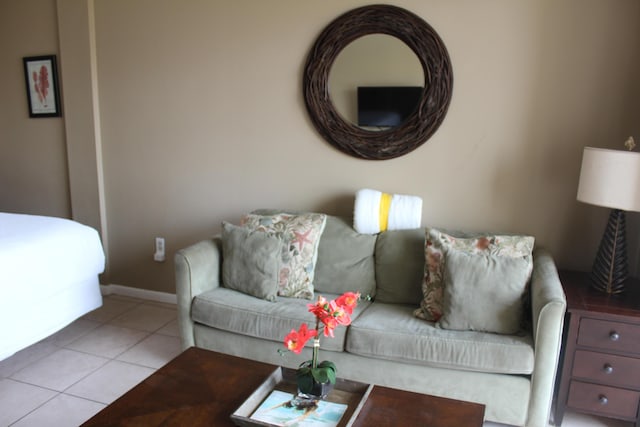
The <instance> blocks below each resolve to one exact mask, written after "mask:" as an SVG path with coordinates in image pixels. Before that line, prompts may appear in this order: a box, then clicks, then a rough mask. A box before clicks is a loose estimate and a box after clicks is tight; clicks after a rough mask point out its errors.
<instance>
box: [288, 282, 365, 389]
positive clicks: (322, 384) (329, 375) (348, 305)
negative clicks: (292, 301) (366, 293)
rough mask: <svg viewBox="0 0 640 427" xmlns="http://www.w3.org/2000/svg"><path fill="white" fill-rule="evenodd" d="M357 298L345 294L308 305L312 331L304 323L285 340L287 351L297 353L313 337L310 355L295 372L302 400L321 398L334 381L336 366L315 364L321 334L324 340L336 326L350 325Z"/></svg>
mask: <svg viewBox="0 0 640 427" xmlns="http://www.w3.org/2000/svg"><path fill="white" fill-rule="evenodd" d="M359 299H360V294H359V293H354V292H346V293H344V294H342V295H341V296H340V297H338V298H336V299H335V300H331V301H327V299H326V298H324V297H322V296H319V297H318V300H317V301H316V302H315V303H312V304H307V307H308V308H309V312H311V313H313V314H314V315H315V317H316V325H315V328H314V329H309V327H308V325H307V324H306V323H303V324H302V325H301V326H300V329H298V330H297V331H296V330H295V329H292V330H291V332H289V333H288V334H287V336H286V337H285V338H284V346H285V347H286V348H287V350H289V351H292V352H294V353H296V354H300V352H302V349H303V348H304V346H305V344H306V343H307V341H309V340H310V339H311V338H313V356H312V358H311V360H308V361H305V362H303V363H302V364H301V365H300V366H299V367H298V369H297V371H296V380H297V383H298V391H299V396H298V397H301V398H303V399H309V400H318V399H323V398H325V397H326V395H327V394H328V393H329V391H331V389H332V388H333V385H334V384H335V382H336V365H335V364H334V363H333V362H331V361H328V360H325V361H323V362H320V363H318V352H319V351H320V332H322V333H323V335H324V336H325V337H333V336H334V335H333V331H334V330H335V328H336V327H338V326H339V325H344V326H347V325H349V324H351V315H352V314H353V310H354V309H355V307H356V305H357V304H358V300H359Z"/></svg>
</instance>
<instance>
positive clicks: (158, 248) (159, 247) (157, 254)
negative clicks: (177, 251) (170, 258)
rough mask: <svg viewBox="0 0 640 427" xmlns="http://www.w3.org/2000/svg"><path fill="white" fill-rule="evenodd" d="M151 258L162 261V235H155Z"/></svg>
mask: <svg viewBox="0 0 640 427" xmlns="http://www.w3.org/2000/svg"><path fill="white" fill-rule="evenodd" d="M153 260H154V261H156V262H163V261H164V237H156V252H155V253H154V254H153Z"/></svg>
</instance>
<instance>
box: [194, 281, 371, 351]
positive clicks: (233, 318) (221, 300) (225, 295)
mask: <svg viewBox="0 0 640 427" xmlns="http://www.w3.org/2000/svg"><path fill="white" fill-rule="evenodd" d="M322 296H323V297H325V298H327V299H328V300H332V299H335V298H337V297H338V296H339V295H335V294H327V293H324V294H322ZM316 297H317V296H316ZM309 303H310V301H309V300H305V299H299V298H288V297H276V301H275V302H269V301H266V300H263V299H259V298H255V297H252V296H249V295H246V294H243V293H242V292H238V291H235V290H233V289H227V288H216V289H213V290H211V291H208V292H205V293H203V294H200V295H198V296H196V297H195V298H194V300H193V305H192V307H191V316H192V318H193V321H194V322H197V323H201V324H203V325H206V326H210V327H212V328H216V329H221V330H224V331H229V332H234V333H236V334H240V335H248V336H252V337H256V338H262V339H266V340H270V341H274V342H278V343H281V345H274V351H276V350H277V349H278V348H282V347H283V346H284V344H283V343H284V337H285V336H286V335H287V334H288V333H289V332H290V331H291V330H292V329H295V330H298V329H299V328H300V325H301V324H302V323H305V322H306V323H307V325H308V326H309V328H314V327H315V316H314V315H313V314H312V313H310V312H309V311H308V308H307V304H309ZM369 304H370V303H369V302H368V301H360V302H359V303H358V306H357V307H356V309H355V310H354V312H353V315H352V319H357V318H358V316H359V315H360V314H361V313H362V312H363V311H364V309H365V308H366V307H367V306H368V305H369ZM346 332H347V328H346V327H344V326H339V327H337V328H336V329H335V330H334V338H325V337H322V338H321V349H322V350H330V351H344V343H345V337H346ZM311 343H312V340H310V342H309V343H307V345H311Z"/></svg>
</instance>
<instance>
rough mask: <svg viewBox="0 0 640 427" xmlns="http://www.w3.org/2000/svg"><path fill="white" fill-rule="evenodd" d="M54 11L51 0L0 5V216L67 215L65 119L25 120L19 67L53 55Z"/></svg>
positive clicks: (1, 2)
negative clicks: (28, 59) (29, 59)
mask: <svg viewBox="0 0 640 427" xmlns="http://www.w3.org/2000/svg"><path fill="white" fill-rule="evenodd" d="M55 10H56V2H55V0H24V1H17V0H0V53H1V54H2V59H1V60H0V76H1V77H0V211H4V212H22V213H30V214H38V215H52V216H59V217H65V218H67V217H70V216H71V206H70V200H69V181H68V173H67V159H66V148H65V139H64V119H63V118H60V117H51V118H35V119H31V118H29V110H28V106H27V105H28V104H27V97H26V88H25V81H24V71H23V66H22V58H23V57H25V56H37V55H51V54H54V55H58V53H59V52H58V26H57V22H56V19H55V16H56V14H55ZM59 59H60V58H58V60H59ZM59 66H60V63H59V62H58V67H59Z"/></svg>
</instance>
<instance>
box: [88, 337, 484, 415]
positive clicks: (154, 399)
mask: <svg viewBox="0 0 640 427" xmlns="http://www.w3.org/2000/svg"><path fill="white" fill-rule="evenodd" d="M275 368H276V367H275V366H273V365H269V364H266V363H261V362H256V361H252V360H248V359H242V358H239V357H234V356H229V355H225V354H221V353H216V352H213V351H209V350H203V349H199V348H195V347H191V348H189V349H187V350H185V351H184V352H183V353H182V354H180V355H179V356H178V357H176V358H175V359H173V360H172V361H171V362H169V363H168V364H166V365H165V366H163V367H162V368H160V369H159V370H158V371H156V372H155V373H154V374H152V375H151V376H149V377H148V378H146V379H145V380H143V381H142V382H141V383H140V384H138V385H137V386H136V387H134V388H133V389H131V390H130V391H128V392H127V393H126V394H124V395H123V396H122V397H120V398H119V399H118V400H116V401H115V402H113V403H112V404H111V405H109V406H107V407H106V408H104V409H103V410H102V411H100V412H99V413H98V414H96V415H95V416H94V417H93V418H91V419H90V420H88V421H87V422H86V423H84V424H83V426H86V427H89V426H129V425H137V426H155V425H163V426H182V425H189V426H208V427H209V426H212V425H215V426H233V425H234V424H233V422H232V421H231V419H230V416H231V414H232V413H233V412H234V411H235V410H236V409H238V407H239V406H240V405H241V404H242V403H243V402H244V401H245V399H246V398H247V397H248V396H249V395H251V393H253V391H254V390H255V389H256V388H258V386H259V385H260V384H261V383H262V382H263V381H264V380H265V378H266V377H267V376H268V375H269V374H271V372H273V370H274V369H275ZM483 419H484V405H480V404H477V403H471V402H462V401H458V400H453V399H446V398H441V397H435V396H428V395H424V394H419V393H412V392H406V391H401V390H396V389H392V388H387V387H379V386H375V387H374V388H373V390H372V392H371V394H370V395H369V398H368V399H367V403H366V404H365V406H364V407H363V409H362V411H361V412H360V415H359V416H358V419H357V420H356V422H355V424H354V426H357V427H364V426H370V425H376V426H379V427H386V426H389V427H391V426H398V425H429V426H433V427H453V426H464V427H467V426H482V423H483Z"/></svg>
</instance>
